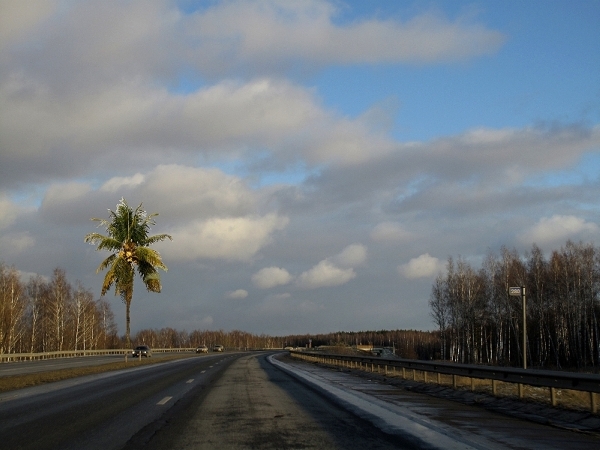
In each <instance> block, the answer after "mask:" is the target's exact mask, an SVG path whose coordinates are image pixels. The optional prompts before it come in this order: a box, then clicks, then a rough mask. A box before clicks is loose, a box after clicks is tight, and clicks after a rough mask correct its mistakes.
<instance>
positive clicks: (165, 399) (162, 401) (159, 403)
mask: <svg viewBox="0 0 600 450" xmlns="http://www.w3.org/2000/svg"><path fill="white" fill-rule="evenodd" d="M172 398H173V397H165V398H163V399H162V400H161V401H160V402H158V403H157V405H164V404H165V403H167V402H168V401H169V400H171V399H172Z"/></svg>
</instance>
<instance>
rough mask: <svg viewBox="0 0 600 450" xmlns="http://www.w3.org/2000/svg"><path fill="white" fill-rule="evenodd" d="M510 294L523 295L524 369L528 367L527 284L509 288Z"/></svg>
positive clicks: (514, 295) (513, 295)
mask: <svg viewBox="0 0 600 450" xmlns="http://www.w3.org/2000/svg"><path fill="white" fill-rule="evenodd" d="M508 295H510V296H512V297H521V299H522V300H523V369H527V301H526V299H525V286H517V287H510V288H508Z"/></svg>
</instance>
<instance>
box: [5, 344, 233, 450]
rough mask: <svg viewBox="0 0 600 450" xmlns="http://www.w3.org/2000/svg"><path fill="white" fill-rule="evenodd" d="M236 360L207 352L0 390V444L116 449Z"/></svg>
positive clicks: (20, 447)
mask: <svg viewBox="0 0 600 450" xmlns="http://www.w3.org/2000/svg"><path fill="white" fill-rule="evenodd" d="M235 359H236V356H232V355H210V356H201V357H195V358H185V359H181V360H175V361H169V362H165V363H162V364H152V365H146V366H140V367H138V368H132V369H127V370H122V371H116V372H107V373H104V374H99V375H92V376H86V377H81V378H77V379H70V380H65V381H61V382H57V383H51V384H47V385H42V386H36V387H33V388H26V389H21V390H18V391H12V392H5V393H2V394H0V447H1V448H6V449H11V450H12V449H77V450H83V449H103V450H104V449H106V450H109V449H120V448H122V447H123V446H124V445H125V443H126V442H127V441H128V440H129V439H130V438H131V437H132V436H133V435H134V434H135V433H137V432H138V431H139V430H140V429H142V428H143V427H144V426H146V425H147V424H148V423H152V422H154V421H157V420H160V418H161V417H162V416H163V415H164V414H165V412H166V411H168V410H169V409H170V408H171V407H172V406H173V404H175V403H176V402H177V401H178V400H179V399H181V398H183V397H184V396H191V397H193V396H195V392H197V391H198V390H201V389H203V388H205V387H207V386H209V385H210V383H211V382H212V381H213V380H214V379H215V378H216V377H218V376H219V374H220V373H221V372H222V371H223V370H225V369H226V368H227V367H228V365H229V364H231V362H233V361H234V360H235Z"/></svg>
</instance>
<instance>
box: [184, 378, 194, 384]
mask: <svg viewBox="0 0 600 450" xmlns="http://www.w3.org/2000/svg"><path fill="white" fill-rule="evenodd" d="M193 382H194V379H193V378H190V379H189V380H187V381H186V383H187V384H190V383H193Z"/></svg>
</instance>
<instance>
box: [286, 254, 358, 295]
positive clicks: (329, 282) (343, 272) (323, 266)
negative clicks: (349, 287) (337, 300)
mask: <svg viewBox="0 0 600 450" xmlns="http://www.w3.org/2000/svg"><path fill="white" fill-rule="evenodd" d="M354 277H356V272H355V271H354V269H352V268H349V269H340V268H339V267H336V266H335V265H334V264H333V263H331V262H330V261H328V260H323V261H321V262H320V263H319V264H317V265H316V266H314V267H313V268H311V269H310V270H307V271H306V272H303V273H302V274H300V276H299V277H298V278H297V281H296V282H297V284H298V286H299V287H301V288H304V289H315V288H320V287H330V286H339V285H342V284H345V283H347V282H348V281H350V280H351V279H353V278H354Z"/></svg>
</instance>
